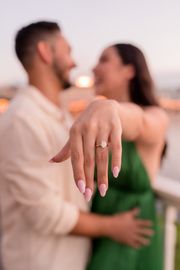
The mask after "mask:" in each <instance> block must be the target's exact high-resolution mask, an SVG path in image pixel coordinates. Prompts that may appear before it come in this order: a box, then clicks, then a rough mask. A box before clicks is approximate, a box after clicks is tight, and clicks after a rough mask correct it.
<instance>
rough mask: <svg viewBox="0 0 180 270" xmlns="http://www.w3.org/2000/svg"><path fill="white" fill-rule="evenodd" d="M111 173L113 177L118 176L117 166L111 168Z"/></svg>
mask: <svg viewBox="0 0 180 270" xmlns="http://www.w3.org/2000/svg"><path fill="white" fill-rule="evenodd" d="M112 173H113V176H114V177H115V178H117V177H118V175H119V167H117V166H116V167H114V168H113V170H112Z"/></svg>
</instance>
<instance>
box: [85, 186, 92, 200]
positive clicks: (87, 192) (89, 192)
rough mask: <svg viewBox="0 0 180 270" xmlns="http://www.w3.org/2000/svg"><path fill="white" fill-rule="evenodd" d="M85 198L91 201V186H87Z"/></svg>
mask: <svg viewBox="0 0 180 270" xmlns="http://www.w3.org/2000/svg"><path fill="white" fill-rule="evenodd" d="M84 197H85V200H86V201H87V202H89V201H90V200H91V197H92V190H91V189H90V188H86V190H85V193H84Z"/></svg>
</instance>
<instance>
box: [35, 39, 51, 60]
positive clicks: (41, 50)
mask: <svg viewBox="0 0 180 270" xmlns="http://www.w3.org/2000/svg"><path fill="white" fill-rule="evenodd" d="M37 51H38V55H39V57H40V58H41V60H42V61H43V62H44V63H46V64H51V62H52V51H51V48H50V46H49V44H48V43H47V42H45V41H40V42H38V44H37Z"/></svg>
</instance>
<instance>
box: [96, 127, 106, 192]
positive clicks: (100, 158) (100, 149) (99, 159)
mask: <svg viewBox="0 0 180 270" xmlns="http://www.w3.org/2000/svg"><path fill="white" fill-rule="evenodd" d="M103 136H104V137H103ZM108 157H109V150H108V134H105V132H102V133H100V135H99V136H98V138H97V141H96V165H97V182H98V189H99V193H100V195H101V196H102V197H104V196H105V195H106V192H107V189H108V159H109V158H108Z"/></svg>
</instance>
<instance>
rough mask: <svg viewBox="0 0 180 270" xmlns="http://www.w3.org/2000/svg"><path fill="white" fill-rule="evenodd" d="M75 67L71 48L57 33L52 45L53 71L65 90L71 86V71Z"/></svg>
mask: <svg viewBox="0 0 180 270" xmlns="http://www.w3.org/2000/svg"><path fill="white" fill-rule="evenodd" d="M74 67H75V62H74V60H73V58H72V56H71V48H70V46H69V44H68V42H67V40H66V39H65V38H64V37H63V35H62V34H61V33H57V34H56V36H55V39H54V42H53V45H52V69H53V71H54V72H55V74H56V76H57V77H58V78H59V80H60V82H61V84H62V86H63V88H64V89H65V88H68V86H70V79H69V78H70V71H71V69H72V68H74Z"/></svg>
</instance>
